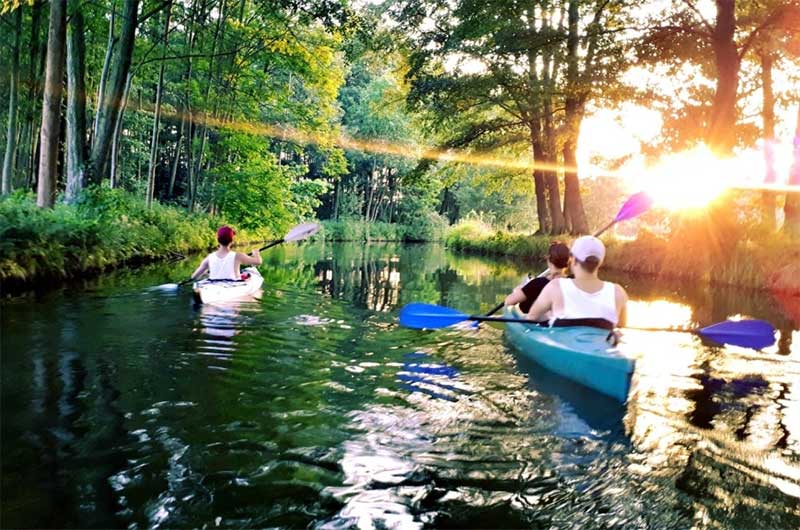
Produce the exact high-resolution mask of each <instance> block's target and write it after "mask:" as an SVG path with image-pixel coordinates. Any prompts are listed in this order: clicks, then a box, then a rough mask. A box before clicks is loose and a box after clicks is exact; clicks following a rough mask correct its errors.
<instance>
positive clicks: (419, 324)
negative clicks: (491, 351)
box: [400, 303, 775, 350]
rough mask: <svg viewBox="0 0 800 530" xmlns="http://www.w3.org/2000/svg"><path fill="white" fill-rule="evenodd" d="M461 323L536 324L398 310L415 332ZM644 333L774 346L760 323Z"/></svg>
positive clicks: (422, 307)
mask: <svg viewBox="0 0 800 530" xmlns="http://www.w3.org/2000/svg"><path fill="white" fill-rule="evenodd" d="M465 320H474V321H477V322H513V323H517V324H538V323H537V322H534V321H533V320H523V319H518V318H505V317H488V316H483V315H467V314H466V313H462V312H460V311H457V310H455V309H452V308H450V307H442V306H438V305H434V304H422V303H413V304H408V305H406V306H405V307H403V309H401V310H400V324H401V325H403V326H405V327H408V328H415V329H423V328H425V329H438V328H445V327H448V326H452V325H453V324H458V323H459V322H463V321H465ZM626 329H636V330H644V331H675V332H680V333H694V334H696V335H699V336H700V337H703V338H706V339H711V340H713V341H714V342H717V343H720V344H731V345H733V346H742V347H744V348H753V349H756V350H758V349H761V348H765V347H767V346H772V345H773V344H774V343H775V328H773V327H772V325H771V324H770V323H769V322H765V321H764V320H727V321H725V322H719V323H717V324H712V325H710V326H706V327H704V328H698V329H690V328H636V327H628V328H626Z"/></svg>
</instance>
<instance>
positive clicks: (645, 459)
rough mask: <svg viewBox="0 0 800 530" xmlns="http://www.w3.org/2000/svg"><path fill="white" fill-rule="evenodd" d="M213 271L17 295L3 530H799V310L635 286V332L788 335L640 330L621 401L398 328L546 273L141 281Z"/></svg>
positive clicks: (291, 256)
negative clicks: (753, 336) (226, 291)
mask: <svg viewBox="0 0 800 530" xmlns="http://www.w3.org/2000/svg"><path fill="white" fill-rule="evenodd" d="M192 265H194V264H193V263H185V264H180V265H178V266H174V265H159V266H154V267H150V268H146V269H140V270H137V271H135V272H125V273H116V274H111V275H108V276H106V277H104V278H103V279H101V280H96V281H91V282H86V283H85V284H82V285H80V286H79V287H78V288H76V289H73V290H61V291H55V292H49V293H46V294H43V295H39V296H27V297H24V298H17V299H14V300H9V301H4V302H3V303H2V306H0V308H1V309H2V344H1V345H2V513H1V514H0V517H1V518H2V520H0V524H1V525H2V526H3V527H129V528H143V527H164V528H172V527H200V526H208V527H257V526H258V527H263V526H280V527H296V528H304V527H312V528H330V529H336V528H350V527H362V528H380V527H394V528H415V527H438V528H444V527H458V528H487V527H491V528H567V527H570V528H626V529H627V528H689V527H697V528H723V527H724V528H798V527H800V331H798V325H797V323H796V322H794V321H792V320H791V318H792V315H794V318H800V317H798V316H797V306H796V305H795V306H792V304H797V300H796V299H795V300H794V301H793V300H791V299H788V300H787V299H783V300H779V299H775V298H773V297H771V296H770V295H769V294H768V293H761V292H738V293H737V292H735V291H731V290H708V289H702V288H696V289H694V288H686V287H680V286H675V285H673V286H670V285H665V284H663V283H659V282H652V281H648V280H642V279H639V280H635V279H632V278H625V277H617V278H615V279H616V280H618V281H620V282H622V283H623V284H624V285H625V286H626V287H627V288H628V291H629V293H630V295H631V298H632V300H633V303H632V307H631V309H630V311H629V312H630V313H631V320H632V322H631V323H632V324H642V325H678V324H684V323H687V322H699V323H702V324H709V323H711V322H713V321H718V320H722V319H725V318H726V317H729V316H734V315H744V316H752V317H758V318H765V319H768V320H770V321H771V322H772V323H773V324H775V325H776V327H779V328H780V329H781V340H780V342H779V345H777V346H775V347H773V348H770V349H768V350H766V351H763V352H755V351H752V350H743V349H737V348H732V347H725V348H722V347H718V346H714V345H710V344H702V343H701V342H700V341H699V340H698V339H697V338H695V337H693V336H691V335H681V334H672V333H645V332H628V333H627V334H626V337H625V345H624V348H625V349H626V351H628V352H629V353H630V354H631V355H633V356H635V357H636V358H637V359H638V365H637V375H636V377H637V379H638V387H637V390H636V393H635V394H633V395H632V396H631V398H630V400H629V403H628V404H627V405H626V406H621V405H619V404H617V403H615V402H613V401H610V400H608V399H606V398H604V397H603V396H601V395H598V394H595V393H594V392H592V391H590V390H586V389H584V388H583V387H581V386H578V385H575V384H573V383H571V382H569V381H566V380H563V379H560V378H559V377H557V376H555V375H553V374H549V373H547V372H545V371H543V370H542V369H541V368H539V367H537V366H536V365H535V364H532V363H530V362H528V361H526V360H525V359H524V358H523V357H522V356H521V355H519V354H518V353H517V352H515V351H514V350H513V349H512V348H511V347H510V346H508V345H507V344H506V342H505V341H504V338H503V331H502V328H501V327H493V326H486V325H484V326H481V327H480V328H479V329H478V330H472V331H463V330H461V331H459V330H441V331H431V332H419V331H413V330H408V329H403V328H399V327H398V326H397V323H396V313H397V310H398V309H399V307H400V306H401V305H402V304H405V303H408V302H411V301H426V302H433V303H440V304H444V305H449V306H453V307H456V308H458V309H461V310H464V311H467V312H476V311H477V310H479V309H480V310H484V311H485V310H487V309H488V308H490V307H491V306H492V305H494V303H496V301H497V300H498V299H499V297H500V295H501V294H502V293H504V292H505V291H507V290H508V289H509V288H510V287H511V286H513V285H514V284H516V283H517V282H518V281H519V279H520V277H521V275H522V274H523V273H524V272H528V269H529V267H528V266H525V265H523V266H520V267H516V266H515V265H513V264H512V263H511V262H507V261H502V262H501V261H492V260H486V259H478V258H473V257H464V256H459V255H454V254H451V253H449V252H447V251H445V250H444V249H442V248H441V247H439V246H433V245H414V246H396V245H372V246H368V247H366V248H364V247H363V246H361V245H353V244H340V245H327V246H321V245H317V246H312V245H307V246H302V247H286V248H284V249H280V250H277V251H276V252H273V253H270V254H269V255H268V256H267V260H266V261H265V264H264V265H263V266H262V267H261V270H262V272H263V274H264V278H265V286H266V287H265V289H264V293H263V296H262V298H261V299H260V300H255V301H252V302H245V303H241V304H238V305H236V306H233V307H225V308H222V307H211V306H205V307H195V306H194V305H193V303H192V300H191V293H190V292H189V290H183V291H179V292H177V293H165V292H158V291H147V290H145V288H146V287H147V286H149V285H154V284H158V283H162V282H165V281H169V280H175V279H180V278H181V277H185V276H186V275H187V274H188V273H189V272H190V271H191V269H192ZM530 268H532V269H537V268H539V267H535V266H531V267H530ZM793 312H794V313H793Z"/></svg>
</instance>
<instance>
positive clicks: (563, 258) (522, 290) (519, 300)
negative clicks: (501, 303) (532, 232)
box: [505, 241, 569, 313]
mask: <svg viewBox="0 0 800 530" xmlns="http://www.w3.org/2000/svg"><path fill="white" fill-rule="evenodd" d="M568 264H569V247H568V246H567V245H565V244H564V243H562V242H561V241H553V242H552V243H550V248H549V249H548V250H547V272H546V273H545V274H544V275H543V276H537V277H536V278H534V279H532V280H531V281H529V282H526V283H525V284H524V285H522V286H520V287H517V288H515V289H514V290H513V291H512V292H511V294H510V295H508V296H507V297H506V300H505V304H506V305H507V306H512V305H516V304H519V310H520V311H522V312H523V313H527V312H528V311H530V309H531V306H532V305H533V302H534V301H535V300H536V298H538V297H539V294H540V293H541V292H542V289H544V288H545V286H546V285H547V284H548V283H549V282H550V281H551V280H554V279H556V278H562V277H563V276H564V271H565V269H566V268H567V265H568Z"/></svg>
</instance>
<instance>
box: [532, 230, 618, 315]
mask: <svg viewBox="0 0 800 530" xmlns="http://www.w3.org/2000/svg"><path fill="white" fill-rule="evenodd" d="M571 251H572V259H571V261H570V270H571V271H572V273H573V274H574V275H575V277H574V278H557V279H555V280H553V281H551V282H549V283H548V284H547V285H546V286H545V288H544V289H542V292H541V294H540V295H539V297H538V298H537V299H536V301H535V302H534V303H533V306H532V307H531V310H530V311H529V312H528V315H527V318H528V320H535V321H542V320H545V319H548V318H549V319H550V320H551V322H555V325H558V322H559V321H561V322H562V325H565V324H567V325H568V324H570V321H572V323H571V325H597V324H602V323H603V321H605V322H607V323H608V325H607V327H608V329H611V328H612V327H616V326H620V327H621V326H624V325H625V318H626V308H627V304H628V294H627V293H626V292H625V289H623V288H622V287H621V286H619V285H617V284H616V283H612V282H604V281H602V280H601V279H600V278H598V276H597V272H598V270H599V269H600V266H601V265H602V263H603V260H604V259H605V257H606V247H605V245H603V242H602V241H600V240H599V239H597V238H596V237H594V236H583V237H579V238H578V239H576V240H575V242H574V243H573V244H572V249H571ZM551 315H552V316H551ZM577 322H581V323H580V324H578V323H577ZM598 327H606V326H603V325H599V326H598Z"/></svg>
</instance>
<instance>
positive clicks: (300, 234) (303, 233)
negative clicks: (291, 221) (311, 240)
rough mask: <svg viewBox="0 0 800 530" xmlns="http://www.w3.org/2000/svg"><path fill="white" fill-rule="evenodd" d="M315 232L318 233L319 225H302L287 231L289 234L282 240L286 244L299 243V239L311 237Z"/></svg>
mask: <svg viewBox="0 0 800 530" xmlns="http://www.w3.org/2000/svg"><path fill="white" fill-rule="evenodd" d="M317 232H319V223H303V224H300V225H297V226H295V227H294V228H292V229H291V230H289V233H288V234H286V236H284V238H283V240H284V241H285V242H286V243H289V242H291V241H300V240H301V239H305V238H307V237H311V236H313V235H314V234H316V233H317Z"/></svg>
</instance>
